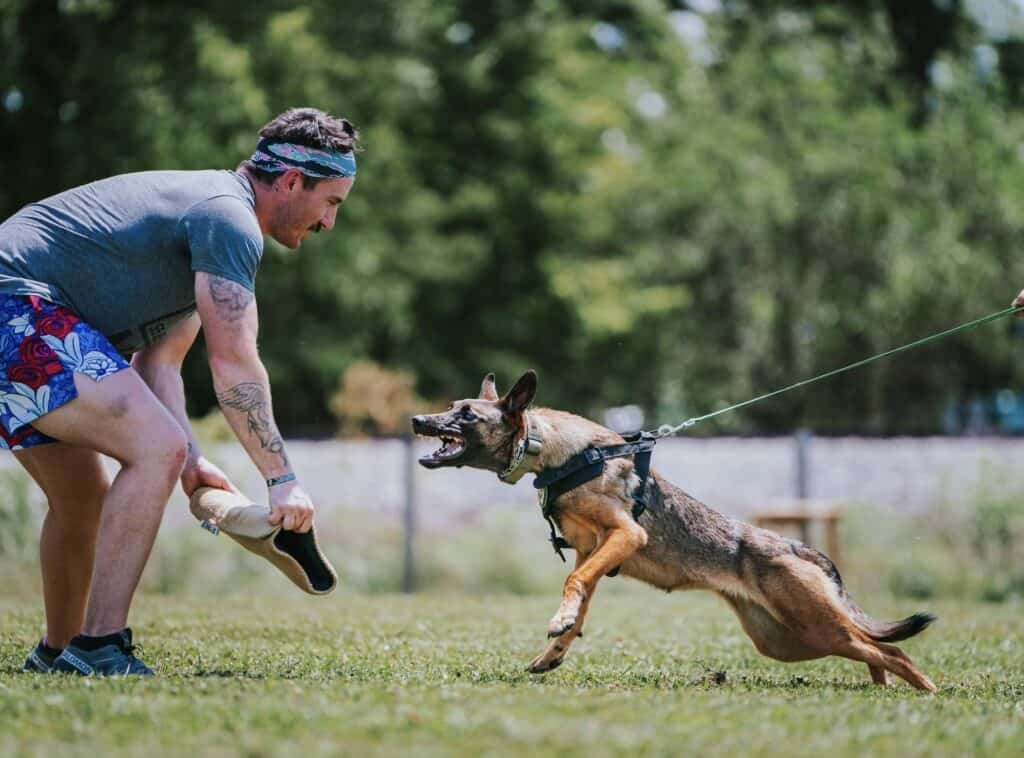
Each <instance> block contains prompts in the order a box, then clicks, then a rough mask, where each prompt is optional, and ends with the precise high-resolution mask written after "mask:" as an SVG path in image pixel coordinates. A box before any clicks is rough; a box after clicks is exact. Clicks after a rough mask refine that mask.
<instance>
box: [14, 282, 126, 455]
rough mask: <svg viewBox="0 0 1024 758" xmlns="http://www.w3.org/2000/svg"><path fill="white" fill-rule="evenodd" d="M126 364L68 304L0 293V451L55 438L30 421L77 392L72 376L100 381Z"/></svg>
mask: <svg viewBox="0 0 1024 758" xmlns="http://www.w3.org/2000/svg"><path fill="white" fill-rule="evenodd" d="M125 368H128V363H127V362H126V361H125V359H124V358H122V357H121V355H120V354H119V353H118V352H117V350H115V349H114V346H113V345H111V344H110V340H108V339H107V338H106V337H104V336H103V335H102V334H100V333H99V332H98V331H96V330H95V329H93V328H92V327H91V326H89V325H88V324H87V323H85V322H84V321H82V319H80V318H79V317H78V316H76V315H75V314H74V313H72V312H71V311H70V310H68V309H67V308H65V307H63V306H61V305H57V304H55V303H51V302H49V301H47V300H43V299H41V298H39V297H36V296H35V295H28V296H25V295H3V294H0V450H21V449H24V448H28V447H34V446H36V445H45V444H47V443H49V442H56V440H55V439H53V437H48V436H46V435H45V434H43V433H42V432H39V431H37V430H36V429H35V428H34V427H33V426H32V422H33V421H35V420H36V419H37V418H39V417H40V416H42V415H44V414H46V413H49V412H50V411H52V410H54V409H56V408H60V407H61V406H62V405H64V404H65V403H68V402H70V401H72V400H74V399H75V398H76V397H78V392H77V391H76V390H75V380H74V375H75V374H76V373H79V374H85V375H86V376H88V377H90V378H91V379H95V380H96V381H99V380H100V379H103V378H104V377H107V376H110V375H111V374H114V373H117V372H118V371H120V370H121V369H125Z"/></svg>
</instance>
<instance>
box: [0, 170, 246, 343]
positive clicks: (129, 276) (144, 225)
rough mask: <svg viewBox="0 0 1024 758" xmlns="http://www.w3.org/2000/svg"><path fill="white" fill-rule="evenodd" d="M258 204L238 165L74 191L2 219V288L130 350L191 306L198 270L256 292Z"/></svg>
mask: <svg viewBox="0 0 1024 758" xmlns="http://www.w3.org/2000/svg"><path fill="white" fill-rule="evenodd" d="M255 203H256V198H255V195H254V194H253V190H252V186H251V185H250V184H249V180H248V179H246V178H245V177H244V176H242V175H241V174H238V173H236V172H234V171H146V172H142V173H137V174H123V175H121V176H114V177H111V178H110V179H103V180H101V181H98V182H93V183H92V184H86V185H83V186H81V187H75V188H74V189H71V190H68V191H67V192H62V193H60V194H59V195H54V196H53V197H49V198H47V199H45V200H41V201H40V202H38V203H32V204H30V205H27V206H25V207H24V208H22V209H21V210H20V211H18V212H17V213H16V214H14V215H13V216H11V217H10V218H9V219H7V220H6V221H5V222H4V223H3V224H0V293H5V294H19V295H39V296H40V297H42V298H44V299H46V300H50V301H52V302H55V303H59V304H61V305H64V306H67V307H68V308H70V309H71V310H73V311H74V312H75V313H77V314H78V315H79V316H81V317H82V318H83V319H84V320H85V321H86V322H87V323H89V324H90V325H91V326H93V327H95V328H96V329H98V330H99V331H101V332H102V333H103V334H105V335H106V336H107V337H108V338H109V339H110V341H111V342H112V343H113V345H114V347H116V348H117V349H118V351H119V352H121V354H122V355H125V356H127V355H130V354H131V353H133V352H135V351H137V350H140V349H142V348H143V347H145V346H146V345H150V344H152V343H153V342H156V341H157V340H159V339H160V338H161V337H163V336H164V335H166V334H167V332H168V330H169V329H170V328H171V327H172V326H174V324H176V323H177V322H179V321H181V320H182V319H184V318H187V317H188V316H189V315H191V314H192V313H193V311H195V308H196V302H195V301H196V298H195V272H196V271H205V272H207V273H210V274H216V275H217V276H221V277H224V278H225V279H230V280H231V281H234V282H237V283H238V284H241V285H242V286H244V287H246V288H248V289H249V290H253V289H254V287H255V278H256V269H257V267H258V266H259V262H260V257H261V256H262V255H263V235H262V233H261V232H260V227H259V224H258V223H257V221H256V212H255Z"/></svg>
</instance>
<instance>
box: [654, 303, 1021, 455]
mask: <svg viewBox="0 0 1024 758" xmlns="http://www.w3.org/2000/svg"><path fill="white" fill-rule="evenodd" d="M1022 310H1024V305H1022V306H1014V307H1011V308H1007V309H1006V310H1003V311H999V312H998V313H993V314H991V315H988V316H985V317H984V318H979V319H977V320H976V321H970V322H968V323H966V324H961V325H960V326H955V327H953V328H952V329H947V330H946V331H944V332H939V333H938V334H933V335H932V336H931V337H925V338H924V339H920V340H918V341H917V342H911V343H910V344H909V345H903V347H897V348H893V349H892V350H886V351H885V352H884V353H879V354H878V355H873V356H871V357H870V358H865V359H864V360H862V361H857V362H856V363H851V364H850V365H849V366H843V367H842V368H837V369H834V370H832V371H829V372H828V373H825V374H821V375H820V376H815V377H812V378H811V379H804V380H803V381H802V382H797V383H796V384H791V385H789V386H788V387H783V388H782V389H778V390H775V391H774V392H769V393H767V394H765V395H759V396H758V397H755V398H752V399H750V400H745V401H743V402H742V403H736V405H730V406H729V407H728V408H722V409H721V410H718V411H715V412H714V413H708V414H706V415H704V416H696V417H695V418H690V419H687V420H686V421H684V422H683V423H681V424H677V425H676V426H672V425H671V424H662V425H661V426H659V427H658V429H657V431H654V432H648V433H647V434H649V435H651V436H653V437H656V438H659V439H660V438H661V437H670V436H672V435H673V434H677V433H678V432H680V431H681V430H683V429H688V428H690V427H691V426H694V425H696V424H699V423H700V422H701V421H707V420H708V419H709V418H714V417H715V416H720V415H721V414H723V413H728V412H729V411H735V410H737V409H738V408H744V407H746V406H748V405H753V404H754V403H759V402H761V401H762V400H767V399H768V398H770V397H775V396H776V395H781V394H782V393H783V392H789V391H790V390H795V389H797V388H798V387H803V386H805V385H808V384H813V383H814V382H819V381H821V380H822V379H828V378H829V377H830V376H835V375H836V374H841V373H843V372H844V371H850V370H851V369H855V368H860V367H861V366H867V365H868V364H869V363H874V362H875V361H878V360H881V359H882V358H887V357H889V356H890V355H896V354H897V353H902V352H904V351H905V350H911V349H913V348H915V347H920V346H921V345H927V344H928V343H929V342H937V341H938V340H941V339H943V338H945V337H949V336H951V335H953V334H956V333H957V332H963V331H966V330H968V329H973V328H974V327H976V326H981V325H982V324H987V323H988V322H990V321H996V320H997V319H1001V318H1004V317H1006V316H1009V315H1010V314H1011V313H1016V312H1018V311H1022Z"/></svg>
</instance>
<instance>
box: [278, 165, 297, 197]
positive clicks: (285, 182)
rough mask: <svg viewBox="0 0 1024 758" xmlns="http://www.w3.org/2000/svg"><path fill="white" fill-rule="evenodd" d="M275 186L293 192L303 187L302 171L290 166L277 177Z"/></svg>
mask: <svg viewBox="0 0 1024 758" xmlns="http://www.w3.org/2000/svg"><path fill="white" fill-rule="evenodd" d="M276 186H277V187H280V189H281V190H282V191H284V192H294V191H295V190H297V189H302V188H303V186H304V185H303V183H302V172H301V171H299V170H298V169H297V168H290V169H288V170H287V171H285V172H284V173H283V174H281V175H280V176H279V177H278V178H277V182H276Z"/></svg>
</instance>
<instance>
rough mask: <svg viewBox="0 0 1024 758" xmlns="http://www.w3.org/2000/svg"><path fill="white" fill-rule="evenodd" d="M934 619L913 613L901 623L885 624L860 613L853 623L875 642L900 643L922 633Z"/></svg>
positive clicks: (924, 614)
mask: <svg viewBox="0 0 1024 758" xmlns="http://www.w3.org/2000/svg"><path fill="white" fill-rule="evenodd" d="M936 618H938V617H937V616H934V615H932V614H931V613H915V614H914V615H913V616H907V617H906V618H905V619H903V620H901V621H888V622H886V621H875V620H874V619H871V618H868V617H867V616H866V615H864V614H863V613H860V614H858V615H857V616H856V617H855V621H856V623H857V626H859V627H860V628H861V629H863V630H864V631H865V632H867V634H868V636H869V637H871V639H873V640H874V641H875V642H900V641H901V640H906V639H910V638H911V637H913V636H914V635H915V634H919V633H920V632H923V631H924V630H925V629H927V628H928V625H929V624H931V623H932V622H933V621H935V619H936Z"/></svg>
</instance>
